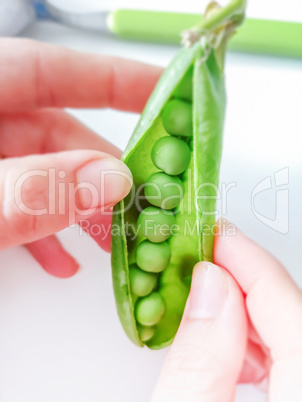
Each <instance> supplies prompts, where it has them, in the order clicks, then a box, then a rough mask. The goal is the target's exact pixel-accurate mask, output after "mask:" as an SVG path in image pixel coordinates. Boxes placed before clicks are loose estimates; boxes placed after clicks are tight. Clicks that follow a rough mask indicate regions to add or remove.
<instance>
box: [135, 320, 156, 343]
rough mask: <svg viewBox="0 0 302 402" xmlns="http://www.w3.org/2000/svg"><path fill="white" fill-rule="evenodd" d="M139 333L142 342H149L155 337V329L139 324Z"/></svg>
mask: <svg viewBox="0 0 302 402" xmlns="http://www.w3.org/2000/svg"><path fill="white" fill-rule="evenodd" d="M137 331H138V336H139V339H140V340H141V341H142V342H147V341H149V339H151V338H152V336H153V335H154V333H155V327H144V326H142V325H139V324H138V325H137Z"/></svg>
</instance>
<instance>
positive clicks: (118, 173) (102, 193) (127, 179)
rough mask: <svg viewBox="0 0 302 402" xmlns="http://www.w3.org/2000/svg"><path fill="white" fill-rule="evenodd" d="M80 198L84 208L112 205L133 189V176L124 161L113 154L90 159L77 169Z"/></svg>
mask: <svg viewBox="0 0 302 402" xmlns="http://www.w3.org/2000/svg"><path fill="white" fill-rule="evenodd" d="M76 176H77V182H78V184H79V185H82V186H83V187H82V188H80V199H81V204H82V206H83V208H84V209H89V208H96V207H98V206H100V207H107V208H109V207H111V206H112V205H115V204H116V203H118V202H119V201H121V200H122V199H123V198H125V197H126V196H127V195H128V193H129V192H130V190H131V187H132V184H133V178H132V174H131V171H130V169H129V168H128V166H126V165H125V164H124V163H123V162H122V161H120V160H119V159H116V158H114V157H111V156H108V157H107V156H106V157H105V158H101V159H96V160H92V161H89V162H88V163H86V164H85V165H84V166H81V167H80V169H79V170H78V171H77V175H76Z"/></svg>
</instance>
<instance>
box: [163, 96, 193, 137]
mask: <svg viewBox="0 0 302 402" xmlns="http://www.w3.org/2000/svg"><path fill="white" fill-rule="evenodd" d="M162 121H163V126H164V128H165V130H166V131H167V133H169V134H171V135H176V136H180V137H191V136H192V135H193V119H192V105H191V104H190V103H187V102H184V101H182V100H178V99H172V100H170V101H169V102H168V103H167V104H166V106H165V108H164V110H163V116H162Z"/></svg>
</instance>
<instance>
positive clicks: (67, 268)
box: [26, 235, 80, 279]
mask: <svg viewBox="0 0 302 402" xmlns="http://www.w3.org/2000/svg"><path fill="white" fill-rule="evenodd" d="M26 248H27V249H28V251H29V252H30V254H31V255H32V256H33V257H34V259H35V260H36V261H37V262H38V263H39V264H40V265H41V267H42V268H43V269H44V271H45V272H47V273H48V274H50V275H52V276H55V277H56V278H61V279H66V278H71V277H72V276H74V275H75V274H76V273H77V272H78V271H79V269H80V265H79V263H78V262H77V261H76V260H75V258H74V257H72V256H71V255H70V254H69V253H68V252H67V251H66V250H65V249H64V248H63V246H62V245H61V243H60V241H59V240H58V239H57V237H56V236H54V235H53V236H48V237H46V238H44V239H41V240H37V241H35V242H33V243H29V244H27V245H26Z"/></svg>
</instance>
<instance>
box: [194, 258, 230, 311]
mask: <svg viewBox="0 0 302 402" xmlns="http://www.w3.org/2000/svg"><path fill="white" fill-rule="evenodd" d="M226 298H227V278H226V274H225V273H224V272H223V271H222V269H221V268H218V267H217V266H216V265H214V264H211V263H209V262H200V263H198V264H197V265H196V266H195V268H194V271H193V277H192V285H191V292H190V301H189V311H188V315H189V317H190V318H193V319H211V318H215V317H216V316H217V315H218V314H219V313H220V311H221V310H222V308H223V305H224V303H225V301H226Z"/></svg>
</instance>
